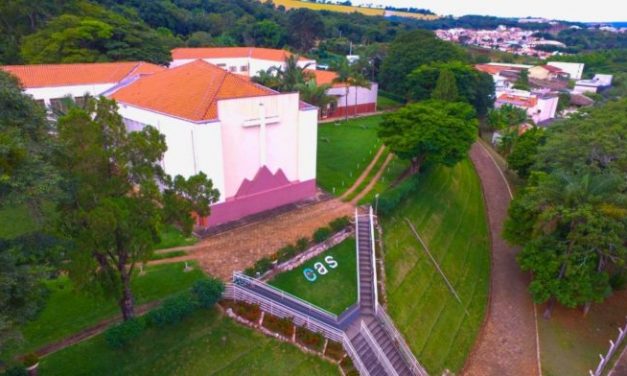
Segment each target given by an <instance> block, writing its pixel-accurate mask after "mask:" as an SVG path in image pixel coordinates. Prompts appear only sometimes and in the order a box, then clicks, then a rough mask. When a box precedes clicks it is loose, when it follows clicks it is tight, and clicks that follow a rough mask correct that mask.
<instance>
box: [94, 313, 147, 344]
mask: <svg viewBox="0 0 627 376" xmlns="http://www.w3.org/2000/svg"><path fill="white" fill-rule="evenodd" d="M144 327H145V326H144V321H143V320H141V319H138V318H135V319H130V320H127V321H124V322H123V323H121V324H118V325H115V326H112V327H110V328H109V329H107V330H106V331H105V333H104V337H105V341H106V342H107V344H108V345H109V346H111V347H113V348H116V349H119V348H121V347H124V346H126V345H127V344H129V343H130V342H131V341H132V340H134V339H135V338H137V337H139V336H140V335H141V333H142V332H143V330H144Z"/></svg>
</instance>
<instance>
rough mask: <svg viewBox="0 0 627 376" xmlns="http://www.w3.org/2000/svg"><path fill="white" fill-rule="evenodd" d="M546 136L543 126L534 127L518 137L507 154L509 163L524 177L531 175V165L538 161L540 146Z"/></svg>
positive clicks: (510, 166)
mask: <svg viewBox="0 0 627 376" xmlns="http://www.w3.org/2000/svg"><path fill="white" fill-rule="evenodd" d="M545 139H546V137H545V135H544V130H543V129H541V128H535V127H534V128H532V129H530V130H528V131H526V132H525V133H523V134H522V135H521V136H519V137H518V139H517V140H516V143H515V144H514V147H513V148H512V151H511V153H510V154H509V155H508V156H507V165H508V166H509V168H511V169H512V170H514V171H516V173H517V174H518V176H520V177H521V178H523V179H526V178H527V177H529V174H530V173H531V167H532V166H533V165H534V163H535V161H536V155H537V153H538V147H539V146H540V145H542V144H543V143H544V141H545Z"/></svg>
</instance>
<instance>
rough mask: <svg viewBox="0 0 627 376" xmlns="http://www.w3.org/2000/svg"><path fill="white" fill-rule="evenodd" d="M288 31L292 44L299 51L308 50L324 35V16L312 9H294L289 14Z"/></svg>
mask: <svg viewBox="0 0 627 376" xmlns="http://www.w3.org/2000/svg"><path fill="white" fill-rule="evenodd" d="M287 32H288V34H289V36H290V41H291V45H292V46H294V47H295V48H296V49H297V50H299V51H302V52H307V51H309V50H310V49H311V48H312V47H313V46H315V45H316V40H317V39H318V38H321V37H322V36H323V35H324V22H323V21H322V16H320V13H318V12H314V11H312V10H310V9H305V8H299V9H292V10H290V11H289V12H288V14H287Z"/></svg>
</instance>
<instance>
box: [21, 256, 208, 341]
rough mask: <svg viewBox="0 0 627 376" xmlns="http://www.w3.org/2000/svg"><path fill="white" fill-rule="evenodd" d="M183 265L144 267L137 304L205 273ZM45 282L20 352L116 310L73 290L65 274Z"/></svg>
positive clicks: (100, 299)
mask: <svg viewBox="0 0 627 376" xmlns="http://www.w3.org/2000/svg"><path fill="white" fill-rule="evenodd" d="M183 268H184V265H183V264H182V263H175V264H163V265H154V266H151V267H149V268H147V269H145V272H146V273H145V274H144V275H142V276H140V277H136V278H135V279H134V283H133V291H134V293H135V301H136V303H137V304H142V303H146V302H150V301H154V300H158V299H162V298H164V297H167V296H169V295H172V294H175V293H177V292H179V291H182V290H184V289H187V288H189V287H190V286H191V285H192V284H193V283H194V281H196V280H199V279H201V278H203V277H204V276H205V274H204V272H202V271H201V270H199V269H198V268H195V269H194V270H192V271H190V272H184V271H183ZM47 284H48V287H49V289H50V296H49V297H48V300H47V303H46V306H45V308H44V309H43V311H42V312H41V313H40V314H39V316H38V317H37V319H35V320H34V321H31V322H29V323H28V324H27V325H26V326H25V327H24V328H23V335H24V338H25V341H26V342H25V343H24V345H23V347H22V348H21V349H19V351H20V352H26V351H30V350H34V349H36V348H39V347H40V346H42V345H45V344H48V343H51V342H54V341H58V340H61V339H63V338H65V337H67V336H69V335H71V334H73V333H76V332H78V331H80V330H82V329H85V328H87V327H90V326H92V325H95V324H97V323H98V322H99V321H102V320H104V319H107V318H109V317H111V316H112V315H115V314H117V313H118V306H117V304H116V302H115V301H113V299H106V298H104V297H96V296H92V295H87V294H84V293H79V292H77V291H75V290H74V289H72V285H71V283H70V281H69V280H68V278H67V277H60V278H59V279H56V280H52V281H49V282H47Z"/></svg>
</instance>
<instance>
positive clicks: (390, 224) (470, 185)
mask: <svg viewBox="0 0 627 376" xmlns="http://www.w3.org/2000/svg"><path fill="white" fill-rule="evenodd" d="M405 217H407V218H409V220H410V221H411V222H412V223H413V224H414V225H415V226H416V228H417V230H418V232H419V234H420V235H421V237H422V238H423V240H424V241H425V242H426V243H427V246H428V247H429V249H430V250H431V252H432V254H433V256H434V257H435V259H436V260H437V261H438V263H439V264H440V266H441V267H442V269H443V271H444V273H445V274H446V275H447V277H448V279H449V280H450V281H451V283H452V284H453V286H454V287H455V289H456V290H457V292H458V293H459V295H460V296H461V300H462V303H463V306H462V305H461V304H460V303H458V302H457V300H456V299H455V298H454V296H453V295H452V293H451V292H450V291H449V290H448V288H447V286H446V284H445V282H444V281H443V279H442V277H441V276H440V274H439V273H438V272H437V270H436V269H435V267H434V266H433V264H432V262H431V261H430V259H429V258H428V256H427V255H426V254H425V252H424V250H423V249H422V247H421V246H420V244H419V243H418V242H417V240H416V239H415V237H414V236H413V234H412V232H411V230H410V229H409V227H408V226H407V223H406V222H405V220H404V218H405ZM382 226H383V230H384V244H385V261H386V263H385V270H386V276H387V281H386V287H387V293H388V305H389V311H390V315H391V316H392V318H393V319H394V321H395V322H396V324H397V325H398V328H399V330H400V331H401V332H402V333H403V334H404V335H405V338H406V339H407V341H408V342H409V345H410V347H411V348H412V350H413V352H414V353H415V354H416V356H417V358H418V360H419V361H420V362H421V363H422V364H423V365H424V366H425V367H426V368H427V370H428V371H429V372H430V373H431V374H434V375H435V374H441V373H442V371H443V370H445V369H449V370H451V371H453V372H458V371H459V370H460V369H461V368H462V367H463V364H464V361H465V359H466V357H467V356H468V354H469V352H470V349H471V347H472V345H473V343H474V341H475V338H476V336H477V334H478V331H479V328H480V326H481V323H482V320H483V317H484V314H485V309H486V304H487V299H488V287H489V273H490V257H489V237H488V229H487V224H486V218H485V212H484V205H483V197H482V193H481V188H480V184H479V179H478V177H477V175H476V173H475V170H474V169H473V167H472V165H471V163H470V162H469V161H468V160H465V161H463V162H461V163H459V164H458V165H457V166H455V167H454V168H446V167H436V168H433V169H430V170H428V171H426V172H424V173H423V177H422V181H421V183H420V187H419V188H418V190H417V191H416V192H415V193H414V194H413V195H412V197H410V198H408V199H407V201H406V202H404V203H403V204H402V205H401V206H400V207H399V208H397V209H396V211H395V212H394V215H393V216H391V217H389V218H384V220H383V221H382ZM464 307H465V308H466V309H467V310H468V312H469V315H468V316H466V314H465V310H464Z"/></svg>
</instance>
